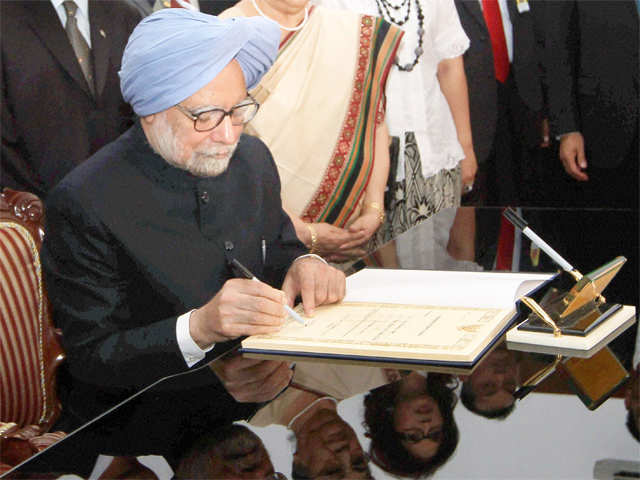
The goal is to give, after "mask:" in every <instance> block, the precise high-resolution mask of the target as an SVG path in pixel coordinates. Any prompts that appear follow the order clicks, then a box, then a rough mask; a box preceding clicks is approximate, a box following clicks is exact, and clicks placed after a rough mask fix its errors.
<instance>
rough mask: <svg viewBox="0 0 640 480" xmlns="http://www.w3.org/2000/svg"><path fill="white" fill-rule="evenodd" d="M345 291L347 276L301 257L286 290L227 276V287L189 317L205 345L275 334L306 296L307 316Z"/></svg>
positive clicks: (195, 335) (193, 330)
mask: <svg viewBox="0 0 640 480" xmlns="http://www.w3.org/2000/svg"><path fill="white" fill-rule="evenodd" d="M344 294H345V276H344V274H343V273H342V272H341V271H339V270H337V269H335V268H333V267H331V266H329V265H327V264H325V263H324V262H323V261H321V260H318V259H317V258H313V257H307V258H300V259H299V260H296V261H295V262H294V263H293V265H292V266H291V267H290V268H289V271H288V272H287V275H286V277H285V280H284V283H283V285H282V290H278V289H275V288H273V287H270V286H269V285H267V284H266V283H263V282H260V281H254V280H252V279H244V278H234V279H230V280H227V281H226V282H225V284H224V285H223V287H222V289H220V291H219V292H218V293H217V294H216V295H215V296H214V297H213V298H212V299H211V300H209V302H207V303H206V304H205V305H203V306H202V307H200V308H199V309H197V310H195V311H194V312H193V313H192V314H191V317H190V319H189V332H190V334H191V337H192V338H193V340H194V341H195V342H196V344H198V346H199V347H200V348H202V349H206V348H208V347H210V346H211V345H213V344H214V343H219V342H225V341H228V340H232V339H234V338H238V337H241V336H244V335H259V334H268V333H274V332H277V331H278V330H280V328H281V327H282V325H283V324H284V321H285V319H286V317H287V315H288V313H287V311H286V309H285V305H288V306H291V307H292V306H293V302H294V300H295V298H296V296H297V295H301V297H302V304H303V308H304V312H305V315H307V316H311V315H313V312H314V309H315V307H317V306H318V305H321V304H325V303H335V302H338V301H340V300H342V298H344Z"/></svg>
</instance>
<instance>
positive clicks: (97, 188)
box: [42, 122, 306, 417]
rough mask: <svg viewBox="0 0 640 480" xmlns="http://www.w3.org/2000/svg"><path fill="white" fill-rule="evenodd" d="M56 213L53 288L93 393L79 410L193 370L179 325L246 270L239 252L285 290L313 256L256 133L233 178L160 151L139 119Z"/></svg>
mask: <svg viewBox="0 0 640 480" xmlns="http://www.w3.org/2000/svg"><path fill="white" fill-rule="evenodd" d="M46 212H47V216H46V226H45V228H46V231H47V235H46V237H45V241H44V244H43V247H42V264H43V269H44V270H43V271H44V276H45V281H46V286H47V290H48V292H49V298H50V299H51V303H52V306H53V317H54V321H55V323H56V325H57V326H58V327H60V328H62V333H63V346H64V348H65V351H66V353H67V362H68V365H69V369H70V372H71V375H72V376H73V378H74V382H75V385H74V388H76V386H77V385H81V386H82V389H83V390H84V392H83V395H75V396H74V395H73V394H72V396H71V398H72V399H77V401H76V402H75V404H74V405H72V407H71V408H72V409H73V410H74V412H78V410H83V409H85V410H86V408H85V407H86V406H85V404H88V403H91V402H88V399H89V398H92V399H93V402H95V403H98V402H100V401H103V402H104V403H105V404H108V403H109V400H108V399H111V400H110V401H111V402H112V403H114V402H115V401H116V400H120V399H122V398H123V397H124V396H126V395H127V394H132V393H133V392H135V391H138V390H140V389H141V388H142V387H144V386H146V385H149V384H151V383H152V382H154V381H156V380H158V379H160V378H162V377H165V376H168V375H171V374H175V373H179V372H184V371H187V370H188V368H187V365H186V363H185V361H184V358H183V357H182V353H181V352H180V350H179V347H178V344H177V340H176V330H175V325H176V319H177V317H178V316H179V315H181V314H183V313H185V312H188V311H189V310H191V309H193V308H198V307H200V306H202V305H204V304H205V303H207V302H208V301H209V300H210V299H211V298H212V297H213V296H214V295H215V294H216V293H217V292H218V291H219V290H220V288H222V286H223V284H224V282H225V281H226V280H228V279H229V278H230V277H232V276H237V275H238V274H237V273H235V274H234V272H232V271H231V270H230V269H229V268H228V265H227V261H228V260H230V257H235V258H237V259H238V260H239V261H240V262H242V263H243V264H244V265H246V267H247V268H249V269H250V270H251V271H252V272H253V273H254V274H255V275H256V276H257V277H258V278H260V279H262V280H264V281H265V282H267V283H269V284H271V285H275V286H279V284H280V283H281V282H282V280H283V279H284V273H285V272H286V270H287V269H288V268H289V266H290V265H291V262H292V261H293V259H294V258H295V257H297V256H298V255H300V254H302V253H306V248H305V247H304V245H302V244H301V243H300V242H299V240H298V239H297V237H296V235H295V230H294V229H293V226H292V224H291V221H290V220H289V217H288V216H287V215H286V214H285V213H284V211H283V210H282V204H281V200H280V181H279V177H278V172H277V170H276V166H275V163H274V162H273V159H272V158H271V155H270V153H269V151H268V150H267V148H266V147H265V145H264V144H263V143H262V142H261V141H260V140H258V139H257V138H255V137H250V136H248V135H243V136H242V137H241V139H240V142H239V144H238V147H237V150H236V153H235V154H234V156H233V158H232V159H231V162H230V165H229V168H228V169H227V171H226V172H225V173H223V174H221V175H219V176H217V177H211V178H207V177H194V176H192V175H191V174H189V173H188V172H186V171H183V170H180V169H177V168H175V167H172V166H170V165H169V164H168V163H166V162H165V161H164V160H163V159H162V158H161V157H159V156H158V155H156V154H155V153H153V151H152V150H151V147H150V146H149V145H148V144H147V143H146V137H145V135H144V132H143V131H142V128H141V126H140V124H139V122H138V123H136V124H135V125H134V126H133V127H131V129H130V130H129V131H127V132H126V133H125V134H123V135H122V136H121V137H120V138H119V139H118V140H116V141H115V142H112V143H111V144H109V145H107V146H106V147H104V148H103V149H101V150H100V151H98V152H97V153H96V154H95V155H94V156H92V157H91V158H90V159H89V160H87V161H85V162H83V163H82V164H81V165H80V166H78V167H77V168H76V169H74V170H73V171H72V172H71V173H70V174H69V175H68V176H67V177H65V178H64V179H63V180H62V181H61V182H60V183H59V184H58V186H57V187H56V188H54V189H53V190H52V191H51V193H50V195H49V197H48V199H47V203H46ZM262 239H264V240H265V242H266V246H267V253H266V260H265V261H264V262H263V259H262V248H261V242H262ZM227 348H229V346H228V345H227V346H225V345H224V344H221V345H216V347H215V348H214V350H213V351H212V352H211V353H210V354H209V356H208V358H209V359H211V358H212V356H215V355H218V354H220V352H221V349H222V351H224V350H225V349H227ZM196 380H197V378H196ZM211 381H212V382H213V381H214V380H213V379H212V380H211ZM106 406H108V405H103V407H106ZM89 408H94V409H95V405H89ZM93 413H95V412H93ZM79 416H84V417H87V416H90V414H89V413H84V414H82V413H80V414H79Z"/></svg>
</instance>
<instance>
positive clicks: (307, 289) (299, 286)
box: [282, 257, 346, 316]
mask: <svg viewBox="0 0 640 480" xmlns="http://www.w3.org/2000/svg"><path fill="white" fill-rule="evenodd" d="M345 285H346V283H345V276H344V273H342V272H341V271H340V270H338V269H336V268H333V267H332V266H330V265H327V264H326V263H324V262H323V261H322V260H319V259H318V258H314V257H306V258H301V259H299V260H296V261H295V262H293V265H291V268H289V271H288V272H287V276H286V277H285V279H284V283H283V284H282V290H283V291H284V292H285V294H286V295H287V299H288V302H289V305H290V306H293V301H294V299H295V298H296V296H297V295H298V294H299V295H300V296H301V297H302V306H303V308H304V313H305V315H307V316H313V312H314V310H315V308H316V307H317V306H318V305H322V304H327V303H336V302H339V301H340V300H342V299H343V298H344V294H345Z"/></svg>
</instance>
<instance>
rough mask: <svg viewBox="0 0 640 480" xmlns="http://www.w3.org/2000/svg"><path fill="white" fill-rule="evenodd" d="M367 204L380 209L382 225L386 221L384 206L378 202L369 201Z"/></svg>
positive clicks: (379, 216)
mask: <svg viewBox="0 0 640 480" xmlns="http://www.w3.org/2000/svg"><path fill="white" fill-rule="evenodd" d="M367 206H368V207H371V208H373V209H374V210H377V211H378V219H379V220H380V224H381V225H382V224H383V223H384V208H382V207H381V206H380V204H379V203H378V202H371V203H367Z"/></svg>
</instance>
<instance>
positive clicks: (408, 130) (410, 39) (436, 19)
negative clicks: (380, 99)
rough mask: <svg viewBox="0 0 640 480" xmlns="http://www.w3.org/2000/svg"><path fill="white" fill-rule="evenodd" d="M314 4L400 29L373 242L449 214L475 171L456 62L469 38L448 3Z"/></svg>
mask: <svg viewBox="0 0 640 480" xmlns="http://www.w3.org/2000/svg"><path fill="white" fill-rule="evenodd" d="M472 1H477V0H472ZM314 2H315V3H317V4H318V5H322V6H325V7H327V8H343V9H348V10H351V11H355V12H360V13H363V14H370V15H380V17H382V18H384V19H385V20H387V21H389V22H391V23H393V24H394V25H397V26H398V27H402V28H403V29H404V30H405V35H404V37H403V38H402V43H401V45H400V47H399V48H398V55H397V57H396V59H395V65H394V67H393V68H392V69H391V73H390V74H389V82H388V85H387V90H386V94H387V115H386V121H387V125H388V127H389V130H390V135H391V136H392V138H397V139H398V148H397V163H396V162H395V161H394V160H395V159H392V160H391V164H392V165H394V164H397V169H396V170H395V171H392V172H391V175H392V178H391V179H390V180H391V181H390V186H389V187H390V188H389V198H388V202H387V219H386V222H385V224H384V226H383V227H382V228H381V229H380V230H379V231H378V234H377V235H376V240H377V242H378V243H384V242H387V241H389V240H391V239H393V238H395V237H397V236H398V235H400V234H401V233H403V232H404V231H406V230H408V229H409V228H411V227H412V226H414V225H416V224H418V223H420V222H422V221H424V220H426V219H427V218H429V217H431V216H432V215H434V214H436V213H438V211H440V210H441V209H443V208H457V207H458V206H460V201H461V195H462V194H464V193H469V192H470V191H471V190H472V189H473V181H474V178H475V175H476V170H477V168H478V167H477V162H476V156H475V153H474V149H473V141H472V138H471V123H470V119H469V99H468V91H467V79H466V76H465V72H464V64H463V60H462V55H463V54H464V52H465V51H466V50H467V48H468V47H469V39H468V38H467V35H466V34H465V32H464V30H463V28H462V25H461V24H460V19H459V18H458V13H457V11H456V7H455V5H454V3H453V1H452V0H404V1H402V2H399V1H393V2H392V1H390V0H314Z"/></svg>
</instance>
